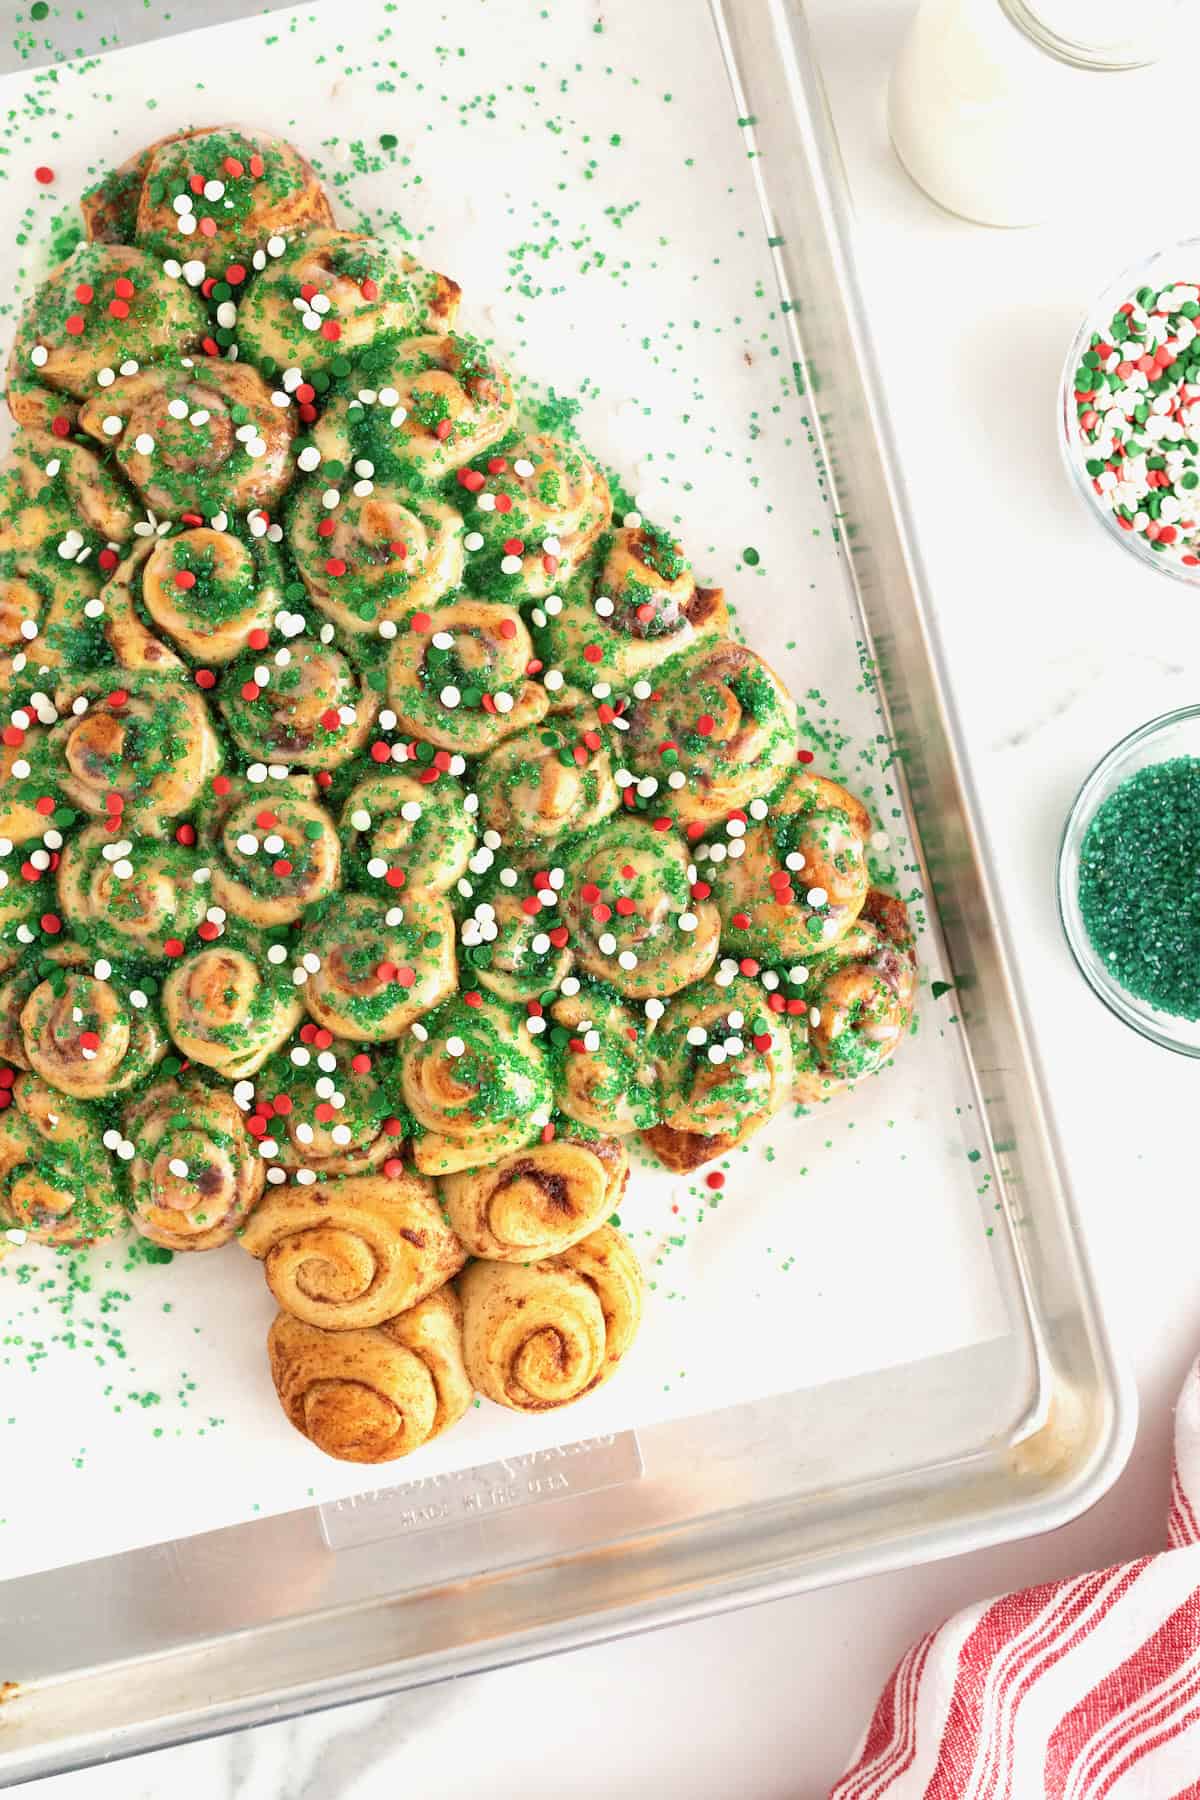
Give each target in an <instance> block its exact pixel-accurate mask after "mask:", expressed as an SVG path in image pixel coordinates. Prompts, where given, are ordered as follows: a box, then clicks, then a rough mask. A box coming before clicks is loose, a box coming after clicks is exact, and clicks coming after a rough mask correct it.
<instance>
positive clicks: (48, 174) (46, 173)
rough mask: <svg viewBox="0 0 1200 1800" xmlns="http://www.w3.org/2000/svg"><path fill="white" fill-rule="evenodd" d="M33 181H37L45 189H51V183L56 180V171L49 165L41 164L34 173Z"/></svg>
mask: <svg viewBox="0 0 1200 1800" xmlns="http://www.w3.org/2000/svg"><path fill="white" fill-rule="evenodd" d="M33 179H34V180H35V181H40V182H41V184H42V186H43V187H49V185H50V183H51V182H52V181H53V180H54V170H53V169H52V168H50V167H49V166H48V164H46V163H41V164H39V166H38V167H37V168H36V169H35V170H34V171H33Z"/></svg>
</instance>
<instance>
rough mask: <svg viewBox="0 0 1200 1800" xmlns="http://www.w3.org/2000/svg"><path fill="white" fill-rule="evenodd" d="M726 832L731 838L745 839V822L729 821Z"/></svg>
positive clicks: (740, 820) (726, 823)
mask: <svg viewBox="0 0 1200 1800" xmlns="http://www.w3.org/2000/svg"><path fill="white" fill-rule="evenodd" d="M725 830H726V831H727V832H728V834H729V836H730V837H734V838H736V837H744V836H745V834H746V826H745V822H744V821H743V820H742V819H727V820H726V822H725Z"/></svg>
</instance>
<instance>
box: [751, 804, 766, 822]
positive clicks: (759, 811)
mask: <svg viewBox="0 0 1200 1800" xmlns="http://www.w3.org/2000/svg"><path fill="white" fill-rule="evenodd" d="M747 810H748V811H749V814H750V817H751V818H752V819H765V818H766V816H767V803H766V801H765V800H752V801H751V802H750V805H749V807H748V809H747Z"/></svg>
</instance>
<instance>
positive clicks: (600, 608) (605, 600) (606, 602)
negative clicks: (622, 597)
mask: <svg viewBox="0 0 1200 1800" xmlns="http://www.w3.org/2000/svg"><path fill="white" fill-rule="evenodd" d="M594 605H595V608H596V611H597V612H598V613H599V615H600V617H601V618H602V619H608V618H611V617H612V613H613V603H612V601H611V600H610V599H609V597H608V595H607V594H601V595H599V596H598V598H597V599H596V600H595V602H594Z"/></svg>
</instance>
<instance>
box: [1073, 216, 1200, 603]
mask: <svg viewBox="0 0 1200 1800" xmlns="http://www.w3.org/2000/svg"><path fill="white" fill-rule="evenodd" d="M1193 278H1194V281H1193ZM1181 281H1185V282H1189V284H1193V285H1200V237H1189V238H1181V239H1180V240H1179V242H1178V243H1175V244H1168V245H1167V246H1166V248H1165V249H1162V250H1156V251H1155V252H1154V253H1153V255H1151V256H1146V257H1143V258H1142V259H1141V260H1140V261H1139V262H1136V263H1132V264H1131V265H1130V266H1129V267H1128V268H1127V269H1125V270H1123V271H1122V273H1121V274H1119V275H1117V276H1116V277H1115V278H1114V279H1113V280H1112V281H1111V282H1109V284H1108V286H1107V287H1106V288H1105V289H1104V290H1103V292H1102V293H1100V294H1097V296H1096V298H1095V300H1094V301H1093V302H1092V304H1091V306H1090V307H1089V308H1088V310H1087V313H1086V315H1085V316H1084V319H1083V322H1082V324H1081V325H1080V327H1079V330H1078V331H1077V332H1076V333H1075V336H1074V338H1073V339H1072V340H1071V347H1070V349H1069V351H1068V352H1067V360H1066V362H1065V363H1064V364H1063V372H1062V379H1061V381H1060V383H1059V391H1058V442H1059V449H1060V450H1061V451H1062V455H1063V461H1064V462H1065V463H1066V466H1067V473H1068V475H1069V476H1070V478H1071V481H1072V483H1073V484H1074V486H1075V489H1076V491H1077V492H1078V494H1079V496H1080V498H1081V499H1082V501H1083V503H1084V505H1085V506H1086V507H1087V510H1088V512H1089V513H1090V514H1091V516H1092V518H1093V519H1095V520H1096V521H1097V523H1098V524H1099V525H1100V526H1102V527H1103V529H1104V531H1105V532H1106V533H1107V535H1108V536H1109V537H1110V538H1113V539H1114V540H1115V541H1116V542H1117V543H1118V544H1120V545H1121V547H1122V549H1123V550H1125V551H1126V552H1128V554H1130V555H1132V556H1135V557H1136V558H1137V560H1138V561H1139V562H1141V563H1145V564H1146V565H1147V567H1149V568H1151V569H1157V571H1158V572H1159V574H1160V575H1170V576H1173V577H1174V579H1175V580H1176V581H1183V582H1186V583H1187V584H1188V586H1189V587H1195V586H1200V565H1197V566H1196V567H1195V568H1188V567H1186V566H1185V565H1182V564H1180V563H1178V562H1176V561H1175V560H1173V559H1168V558H1167V557H1165V556H1164V555H1163V554H1162V552H1161V551H1156V550H1154V549H1152V548H1151V546H1150V544H1149V543H1148V542H1147V540H1146V539H1145V538H1144V537H1143V536H1142V534H1141V533H1140V532H1138V531H1125V530H1123V529H1122V527H1121V526H1120V525H1118V524H1117V521H1116V517H1115V515H1114V514H1113V513H1112V512H1111V511H1110V510H1109V508H1108V507H1106V506H1101V504H1100V502H1099V500H1098V498H1097V496H1096V490H1095V489H1094V488H1093V486H1092V477H1091V476H1090V475H1089V474H1088V472H1087V469H1086V467H1085V466H1084V465H1085V464H1086V462H1087V459H1088V456H1089V454H1090V446H1088V445H1087V444H1085V443H1084V441H1083V439H1082V438H1081V437H1080V435H1079V420H1078V417H1077V413H1076V405H1077V403H1076V400H1075V380H1074V376H1075V370H1076V369H1077V368H1078V367H1079V363H1080V359H1081V357H1082V356H1083V354H1084V352H1085V351H1086V350H1088V349H1090V348H1091V345H1090V342H1089V340H1090V338H1091V335H1092V333H1093V332H1094V331H1104V330H1106V329H1107V328H1108V326H1109V324H1110V322H1111V320H1112V316H1113V314H1114V313H1115V312H1116V310H1117V308H1118V307H1119V306H1121V305H1123V304H1124V302H1125V301H1126V300H1128V299H1129V298H1130V296H1131V295H1133V294H1136V293H1137V292H1138V290H1139V289H1140V288H1144V287H1152V288H1159V289H1161V288H1164V287H1169V286H1171V285H1172V284H1174V283H1177V282H1181ZM1196 323H1197V325H1198V326H1200V319H1198V320H1197V321H1196Z"/></svg>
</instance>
